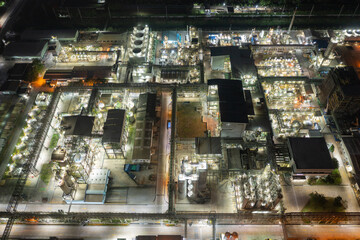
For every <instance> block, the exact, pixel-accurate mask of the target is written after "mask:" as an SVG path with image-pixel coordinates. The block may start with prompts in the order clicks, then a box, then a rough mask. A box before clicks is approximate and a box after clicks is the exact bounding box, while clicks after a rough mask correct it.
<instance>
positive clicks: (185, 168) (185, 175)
mask: <svg viewBox="0 0 360 240" xmlns="http://www.w3.org/2000/svg"><path fill="white" fill-rule="evenodd" d="M207 168H208V166H207V163H206V162H205V161H204V162H199V163H189V162H187V161H184V162H183V164H182V165H181V173H180V174H179V177H178V198H179V200H182V199H185V198H196V197H197V196H198V194H199V193H200V192H202V191H205V190H206V188H207V187H206V184H207Z"/></svg>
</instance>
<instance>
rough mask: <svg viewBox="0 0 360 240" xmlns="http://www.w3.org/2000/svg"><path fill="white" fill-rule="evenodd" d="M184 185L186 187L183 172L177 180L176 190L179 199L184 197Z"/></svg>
mask: <svg viewBox="0 0 360 240" xmlns="http://www.w3.org/2000/svg"><path fill="white" fill-rule="evenodd" d="M186 187H187V181H186V179H185V176H184V175H183V174H180V175H179V181H178V192H179V199H180V200H182V199H184V198H186Z"/></svg>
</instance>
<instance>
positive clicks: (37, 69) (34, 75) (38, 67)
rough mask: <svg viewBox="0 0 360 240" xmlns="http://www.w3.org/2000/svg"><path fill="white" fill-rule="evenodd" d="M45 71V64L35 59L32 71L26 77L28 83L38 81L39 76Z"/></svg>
mask: <svg viewBox="0 0 360 240" xmlns="http://www.w3.org/2000/svg"><path fill="white" fill-rule="evenodd" d="M44 71H45V66H44V64H43V63H42V62H41V61H40V60H39V59H35V60H34V61H33V62H32V65H31V68H30V71H28V73H27V75H26V81H28V82H34V81H36V80H37V79H38V77H39V74H41V73H42V72H44Z"/></svg>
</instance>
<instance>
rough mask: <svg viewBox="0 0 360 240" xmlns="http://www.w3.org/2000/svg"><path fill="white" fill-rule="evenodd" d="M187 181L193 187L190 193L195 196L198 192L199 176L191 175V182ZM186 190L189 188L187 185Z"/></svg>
mask: <svg viewBox="0 0 360 240" xmlns="http://www.w3.org/2000/svg"><path fill="white" fill-rule="evenodd" d="M189 181H191V184H192V185H193V187H192V191H193V194H194V196H197V194H198V191H199V176H198V175H196V174H193V175H192V176H191V180H189ZM189 181H188V182H189ZM188 188H189V185H188Z"/></svg>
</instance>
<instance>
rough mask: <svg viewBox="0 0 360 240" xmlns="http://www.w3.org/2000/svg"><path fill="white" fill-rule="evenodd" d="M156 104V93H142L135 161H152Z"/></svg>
mask: <svg viewBox="0 0 360 240" xmlns="http://www.w3.org/2000/svg"><path fill="white" fill-rule="evenodd" d="M155 106H156V94H154V93H144V94H140V96H139V103H138V111H137V116H136V132H135V142H134V149H133V155H132V162H133V163H150V161H151V155H152V154H151V147H152V138H153V126H154V121H155V117H156V114H155V113H156V112H155Z"/></svg>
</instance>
